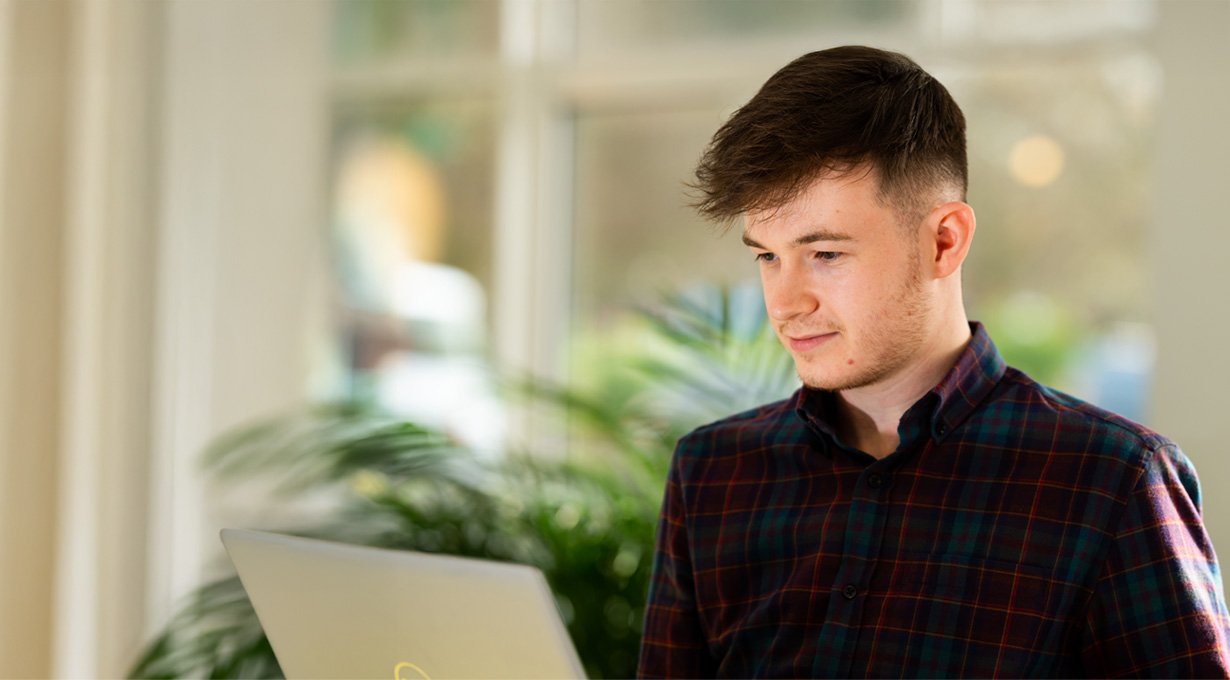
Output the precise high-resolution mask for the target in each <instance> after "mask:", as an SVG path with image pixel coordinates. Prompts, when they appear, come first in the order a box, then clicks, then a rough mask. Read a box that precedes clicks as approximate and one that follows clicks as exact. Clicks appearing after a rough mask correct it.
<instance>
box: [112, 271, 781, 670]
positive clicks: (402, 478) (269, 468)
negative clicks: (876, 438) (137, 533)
mask: <svg viewBox="0 0 1230 680" xmlns="http://www.w3.org/2000/svg"><path fill="white" fill-rule="evenodd" d="M738 299H739V298H737V297H733V296H732V295H731V294H729V293H727V292H725V291H703V292H702V293H701V294H700V295H699V296H693V297H684V296H677V297H675V298H673V299H672V300H670V301H669V304H667V305H666V307H665V309H664V310H663V311H660V312H657V313H643V314H641V315H639V316H637V317H635V318H634V319H633V320H632V321H630V322H629V323H634V324H638V325H639V326H638V327H639V329H640V332H645V333H647V334H648V336H650V337H653V338H656V341H655V342H654V343H653V344H652V346H651V349H650V350H648V351H646V352H645V353H639V354H638V353H635V352H633V353H623V354H620V355H619V356H620V357H621V358H620V360H618V361H609V362H604V364H603V365H602V367H601V370H600V371H599V373H601V375H598V376H596V383H597V384H598V385H599V386H602V387H601V388H600V389H599V390H598V391H597V392H594V393H582V392H579V391H576V390H570V389H562V388H558V387H554V386H546V385H541V384H533V383H529V384H523V385H521V386H520V388H521V389H520V390H519V391H520V392H521V393H522V394H523V395H525V396H527V397H529V398H531V399H532V401H533V403H534V404H536V405H538V406H540V407H549V408H552V409H555V410H557V411H558V414H559V415H560V416H561V418H560V420H559V422H560V423H562V424H566V426H567V428H568V437H567V438H566V439H564V440H563V441H564V442H565V444H564V445H565V446H566V447H567V452H568V455H567V456H566V457H560V455H559V452H555V455H554V456H550V457H541V456H535V457H530V456H527V455H512V456H510V457H508V458H507V459H505V460H502V461H499V462H496V463H488V462H483V461H480V460H479V459H477V458H476V457H475V456H474V455H472V454H471V452H469V451H467V450H465V449H464V448H461V447H459V446H457V445H456V444H455V443H453V442H452V441H450V440H449V439H448V438H447V437H446V436H444V435H442V434H440V433H436V432H431V431H429V430H427V429H424V428H422V427H419V426H417V425H414V424H412V423H406V422H403V421H401V420H399V419H398V418H396V417H393V416H390V415H388V414H385V413H382V412H380V411H379V410H376V409H373V408H370V407H367V406H363V405H356V404H344V405H334V406H325V407H318V408H315V409H312V410H311V411H309V412H307V413H303V414H295V415H291V416H287V417H284V418H280V419H276V420H272V421H269V422H266V423H262V424H259V425H257V426H254V427H250V428H247V429H245V430H242V431H240V432H237V433H235V434H233V435H230V436H227V437H225V438H223V439H221V440H220V441H218V442H216V443H215V445H214V446H213V447H211V449H210V450H209V451H208V452H207V453H206V457H205V461H206V464H207V467H208V469H209V470H210V471H211V472H212V473H213V474H215V475H217V476H218V477H219V478H220V479H224V480H225V479H244V478H248V477H251V476H254V475H270V474H272V475H276V478H277V479H278V480H279V484H278V488H279V491H280V493H282V494H285V495H288V496H293V495H295V494H301V493H305V492H309V491H312V490H316V489H320V488H322V487H324V488H333V489H335V490H337V491H338V493H340V494H341V495H342V496H343V497H344V499H345V500H344V503H343V505H342V509H341V510H340V511H339V512H338V513H337V515H336V516H335V517H334V518H332V520H331V521H329V522H327V523H326V524H324V525H322V526H316V527H311V528H308V529H301V530H298V531H293V532H291V533H297V534H299V535H306V536H312V537H316V538H325V539H330V540H338V541H343V542H349V543H359V544H364V545H371V546H377V547H386V548H397V549H409V550H421V551H426V552H441V553H449V554H454V555H463V556H471V557H481V558H488V559H497V560H509V561H515V562H521V563H525V564H532V565H534V566H537V567H539V568H540V569H542V570H543V572H544V573H545V574H546V576H547V580H548V583H549V584H550V585H551V588H552V590H553V592H554V593H555V595H556V600H557V603H558V604H559V607H560V611H561V613H562V614H563V615H564V618H565V621H566V622H567V624H568V630H569V633H570V634H571V636H572V638H573V641H574V643H575V644H576V647H577V651H578V653H579V654H580V656H581V659H582V661H583V663H584V664H585V667H586V671H587V672H588V673H589V674H590V675H591V676H592V677H629V676H632V675H633V674H634V673H635V670H636V656H637V650H638V648H639V644H640V626H641V619H642V617H643V603H644V601H645V596H646V593H647V590H648V584H649V574H650V567H651V563H652V557H653V539H654V533H655V530H656V525H657V514H658V506H659V503H660V500H661V495H662V485H663V482H664V479H665V475H666V468H667V465H668V463H669V459H670V453H671V450H672V448H673V446H674V442H675V440H676V439H677V438H678V437H679V436H680V435H681V434H683V433H684V432H686V431H687V430H689V429H691V428H692V427H695V426H697V425H699V424H701V423H703V422H706V421H708V420H712V419H714V418H717V417H721V416H724V415H728V414H730V413H733V412H736V411H739V410H742V409H744V408H748V407H751V406H754V405H756V404H758V403H762V402H764V401H767V400H770V399H772V398H780V397H784V396H785V395H786V394H787V393H788V392H789V391H790V390H792V389H793V388H794V376H793V372H792V370H791V363H790V359H789V356H788V355H787V354H786V353H785V352H783V351H781V349H780V347H779V346H777V342H776V339H775V338H774V337H773V334H772V331H771V330H769V329H768V328H767V326H766V324H765V323H764V319H763V307H759V306H756V305H751V306H749V305H747V304H742V305H740V304H739V303H738V302H737V300H738ZM743 300H746V296H744V298H743ZM616 393H617V394H616ZM131 675H132V676H133V677H149V678H178V677H195V676H207V677H211V678H214V677H217V678H221V677H281V671H280V669H279V667H278V665H277V661H276V659H275V658H274V657H273V653H272V649H271V648H270V646H269V643H268V640H267V639H266V638H265V635H264V631H263V630H262V629H261V627H260V624H259V622H258V621H257V620H256V617H255V614H254V613H253V611H252V607H251V603H250V602H249V601H248V599H247V597H246V595H245V594H244V591H243V588H242V586H241V585H240V584H239V581H238V579H237V578H236V577H234V576H232V577H229V578H224V579H221V580H219V581H216V582H214V583H210V584H208V585H205V586H203V587H202V588H200V589H199V590H197V591H196V592H195V593H194V594H193V596H192V597H191V598H190V600H189V602H188V603H186V605H185V606H184V607H183V608H182V609H181V610H180V611H179V612H178V613H177V615H176V616H175V618H174V619H173V620H172V621H171V622H170V624H169V625H168V626H167V627H166V629H164V631H163V632H162V633H161V634H160V635H159V636H158V637H157V638H156V639H155V640H154V641H153V642H152V643H151V644H150V646H149V647H148V648H147V649H146V651H145V653H144V655H143V656H142V658H141V659H140V660H139V661H138V663H137V664H136V666H135V667H134V668H133V670H132V672H131Z"/></svg>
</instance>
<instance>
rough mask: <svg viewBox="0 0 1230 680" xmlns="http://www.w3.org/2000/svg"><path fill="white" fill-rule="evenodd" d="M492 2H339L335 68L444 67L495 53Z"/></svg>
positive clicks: (496, 6) (495, 4)
mask: <svg viewBox="0 0 1230 680" xmlns="http://www.w3.org/2000/svg"><path fill="white" fill-rule="evenodd" d="M499 11H500V3H499V2H498V1H497V0H338V2H337V3H336V9H335V12H336V19H335V21H334V23H333V52H334V62H335V63H336V64H337V65H339V66H353V65H362V64H365V63H370V62H398V61H401V62H407V61H411V60H423V59H426V60H429V61H443V60H448V59H453V58H459V57H492V56H494V55H496V54H497V53H498V50H499V42H498V37H499V19H500V16H499Z"/></svg>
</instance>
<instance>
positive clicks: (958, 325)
mask: <svg viewBox="0 0 1230 680" xmlns="http://www.w3.org/2000/svg"><path fill="white" fill-rule="evenodd" d="M970 337H971V335H970V330H969V321H968V320H967V319H966V317H965V313H964V311H962V312H961V313H960V314H959V315H954V316H953V317H952V319H951V321H950V322H949V323H946V324H944V325H943V327H941V328H939V329H937V332H935V333H933V334H932V336H931V338H930V340H929V341H928V342H927V343H926V344H925V345H924V346H923V347H922V348H921V349H920V351H919V358H918V359H917V360H916V361H914V362H912V363H911V364H909V365H908V366H906V367H905V368H904V369H902V370H901V371H898V372H897V373H895V374H893V375H891V376H889V377H888V378H886V379H884V380H881V381H880V382H877V383H875V384H873V385H865V386H863V387H858V388H854V389H850V390H844V391H841V392H839V393H838V397H839V399H837V400H836V401H837V403H838V406H839V411H840V413H841V421H842V422H841V423H840V431H841V434H842V437H843V438H845V439H846V440H847V441H849V442H850V444H851V445H852V446H854V447H856V448H858V449H859V450H861V451H865V452H867V453H868V454H870V455H871V456H872V457H874V458H876V459H880V458H883V457H885V456H887V455H889V454H891V453H892V452H893V451H896V450H897V446H898V445H899V444H900V443H901V442H900V438H899V436H898V434H897V426H898V424H899V423H900V422H901V416H902V415H904V414H905V412H906V411H907V410H909V408H910V407H911V406H913V405H914V403H915V402H917V401H918V400H919V399H921V398H922V396H923V395H924V394H926V393H927V392H928V391H930V390H931V389H932V388H934V387H935V386H936V385H938V384H939V382H940V381H941V380H943V379H944V376H945V375H947V374H948V371H949V370H951V369H952V367H953V364H955V363H956V362H957V358H958V357H959V356H961V352H963V351H964V350H965V347H966V345H968V344H969V341H970Z"/></svg>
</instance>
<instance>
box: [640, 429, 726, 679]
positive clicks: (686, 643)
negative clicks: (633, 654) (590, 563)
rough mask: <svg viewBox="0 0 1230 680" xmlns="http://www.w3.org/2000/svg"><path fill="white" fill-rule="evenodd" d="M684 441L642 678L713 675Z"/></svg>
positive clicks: (651, 602)
mask: <svg viewBox="0 0 1230 680" xmlns="http://www.w3.org/2000/svg"><path fill="white" fill-rule="evenodd" d="M683 446H684V444H683V442H682V441H681V442H680V443H679V446H678V447H676V452H675V457H674V460H673V461H672V463H671V469H670V474H669V475H668V476H667V479H666V494H665V497H664V499H663V501H662V513H661V516H660V517H659V519H658V536H657V545H656V547H655V550H654V559H653V575H652V577H651V580H650V584H649V599H648V602H647V603H646V606H645V626H644V631H643V633H642V636H641V655H640V661H639V664H638V668H637V676H639V677H642V678H703V677H713V676H714V674H715V670H716V669H715V665H714V663H713V660H712V658H711V657H710V655H709V651H708V646H707V642H706V638H705V633H704V629H703V628H702V627H701V623H700V616H699V614H698V612H697V609H696V592H695V586H694V582H693V579H692V560H691V551H690V548H689V545H688V530H687V523H686V518H685V515H684V503H683V488H682V483H681V474H680V469H679V468H680V455H679V449H680V448H682V447H683Z"/></svg>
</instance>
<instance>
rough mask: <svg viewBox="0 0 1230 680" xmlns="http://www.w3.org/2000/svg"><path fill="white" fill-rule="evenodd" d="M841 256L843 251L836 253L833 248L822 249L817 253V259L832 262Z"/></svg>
mask: <svg viewBox="0 0 1230 680" xmlns="http://www.w3.org/2000/svg"><path fill="white" fill-rule="evenodd" d="M839 257H841V253H835V252H833V251H831V250H821V251H819V252H817V253H816V259H817V260H824V261H825V262H832V261H834V260H836V259H837V258H839Z"/></svg>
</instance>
